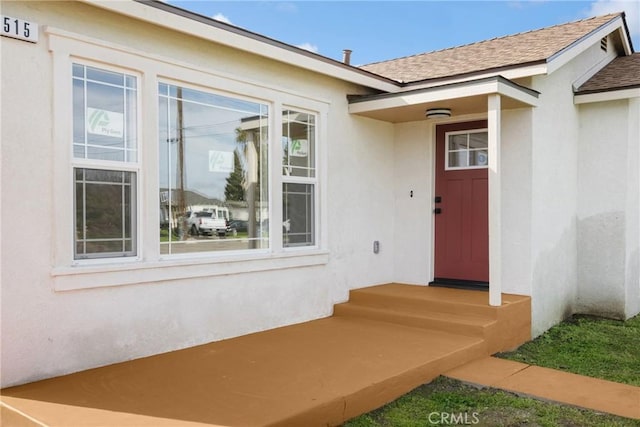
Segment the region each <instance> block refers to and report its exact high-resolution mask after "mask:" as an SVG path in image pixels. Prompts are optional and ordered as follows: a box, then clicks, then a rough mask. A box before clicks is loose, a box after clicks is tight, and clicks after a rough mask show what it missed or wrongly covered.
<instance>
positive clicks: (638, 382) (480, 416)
mask: <svg viewBox="0 0 640 427" xmlns="http://www.w3.org/2000/svg"><path fill="white" fill-rule="evenodd" d="M498 356H499V357H503V358H508V359H511V360H516V361H520V362H524V363H528V364H532V365H538V366H545V367H549V368H553V369H561V370H564V371H567V372H573V373H577V374H581V375H588V376H592V377H597V378H603V379H607V380H610V381H616V382H621V383H626V384H631V385H635V386H640V316H636V317H635V318H633V319H630V320H628V321H626V322H622V321H615V320H607V319H600V318H595V317H589V316H574V317H572V318H570V319H569V320H567V321H565V322H563V323H561V324H560V325H557V326H555V327H553V328H551V329H550V330H549V331H547V332H545V333H544V334H543V335H541V336H539V337H538V338H536V339H535V340H533V341H531V342H529V343H527V344H524V345H523V346H521V347H520V348H518V349H517V350H516V351H514V352H510V353H503V354H499V355H498ZM443 417H444V419H443ZM452 421H455V422H452ZM465 423H466V425H477V426H491V427H493V426H523V425H527V426H549V427H552V426H553V427H555V426H576V427H577V426H584V427H590V426H593V427H600V426H635V427H640V421H638V420H631V419H627V418H622V417H617V416H614V415H608V414H601V413H597V412H595V411H589V410H584V409H578V408H574V407H570V406H566V405H561V404H556V403H551V402H543V401H539V400H536V399H530V398H524V397H519V396H516V395H515V394H512V393H509V392H506V391H500V390H496V389H491V388H483V389H477V388H475V387H472V386H469V385H465V384H463V383H462V382H460V381H457V380H453V379H450V378H445V377H439V378H436V379H435V380H434V381H432V382H431V383H429V384H425V385H423V386H420V387H418V388H417V389H415V390H413V391H411V392H409V393H407V394H406V395H404V396H402V397H400V398H399V399H397V400H396V401H394V402H391V403H389V404H388V405H386V406H383V407H382V408H379V409H377V410H375V411H372V412H370V413H368V414H364V415H362V416H360V417H357V418H355V419H353V420H351V421H349V422H347V423H346V424H344V425H345V427H419V426H433V425H456V424H457V425H465Z"/></svg>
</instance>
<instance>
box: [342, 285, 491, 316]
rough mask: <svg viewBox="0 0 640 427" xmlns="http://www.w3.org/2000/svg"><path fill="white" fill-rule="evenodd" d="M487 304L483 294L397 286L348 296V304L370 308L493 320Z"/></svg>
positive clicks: (358, 290) (375, 287)
mask: <svg viewBox="0 0 640 427" xmlns="http://www.w3.org/2000/svg"><path fill="white" fill-rule="evenodd" d="M488 301H489V295H488V293H487V292H483V291H471V290H461V289H450V288H436V287H428V286H414V285H402V284H396V283H392V284H388V285H380V286H372V287H369V288H363V289H354V290H352V291H351V292H350V293H349V302H353V303H357V304H360V305H367V306H370V307H379V308H387V309H397V310H411V311H419V312H424V311H436V312H441V313H452V314H472V315H480V316H490V317H493V318H496V317H497V315H496V311H495V309H494V307H491V306H489V304H488Z"/></svg>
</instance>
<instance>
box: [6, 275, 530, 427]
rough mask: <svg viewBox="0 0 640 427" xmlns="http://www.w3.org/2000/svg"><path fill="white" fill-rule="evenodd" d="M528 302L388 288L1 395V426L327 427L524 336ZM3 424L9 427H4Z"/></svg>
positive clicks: (478, 294)
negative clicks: (329, 311)
mask: <svg viewBox="0 0 640 427" xmlns="http://www.w3.org/2000/svg"><path fill="white" fill-rule="evenodd" d="M530 313H531V309H530V298H529V297H523V296H517V295H503V304H502V306H501V307H490V306H489V305H488V295H487V293H486V292H480V291H467V290H455V289H447V288H435V287H422V286H410V285H400V284H388V285H381V286H374V287H370V288H363V289H358V290H353V291H351V293H350V300H349V302H347V303H344V304H338V305H336V306H335V313H334V315H333V316H332V317H329V318H325V319H320V320H315V321H311V322H307V323H303V324H298V325H292V326H287V327H283V328H278V329H273V330H269V331H265V332H260V333H255V334H251V335H246V336H242V337H238V338H233V339H228V340H224V341H219V342H215V343H210V344H205V345H201V346H197V347H192V348H187V349H184V350H179V351H174V352H170V353H165V354H160V355H156V356H151V357H146V358H143V359H137V360H132V361H128V362H123V363H118V364H114V365H109V366H105V367H101V368H96V369H91V370H88V371H83V372H78V373H75V374H71V375H66V376H62V377H58V378H53V379H49V380H43V381H38V382H35V383H30V384H25V385H22V386H18V387H12V388H8V389H4V390H2V403H3V407H2V420H3V422H4V425H29V426H33V425H65V426H70V425H74V426H76V425H82V426H98V425H100V426H105V425H109V426H112V425H114V426H115V425H117V426H146V425H148V426H177V425H179V426H196V425H208V426H211V425H222V426H266V425H269V426H314V425H318V426H320V425H322V426H326V425H339V424H341V423H342V422H343V421H345V420H347V419H349V418H352V417H354V416H356V415H359V414H361V413H364V412H367V411H369V410H371V409H374V408H376V407H379V406H381V405H382V404H384V403H387V402H389V401H391V400H393V399H395V398H397V397H399V396H401V395H402V394H404V393H406V392H408V391H409V390H411V389H413V388H415V387H417V386H418V385H420V384H423V383H426V382H429V381H430V380H432V379H433V378H435V377H436V376H438V375H440V374H442V373H443V372H446V371H448V370H451V369H453V368H455V367H457V366H460V365H462V364H465V363H467V362H469V361H471V360H475V359H479V358H481V357H485V356H487V355H489V354H492V353H495V352H497V351H502V350H506V349H510V348H514V347H516V346H518V345H519V344H521V343H523V342H525V341H527V340H529V338H530V319H531V315H530ZM9 423H11V424H9Z"/></svg>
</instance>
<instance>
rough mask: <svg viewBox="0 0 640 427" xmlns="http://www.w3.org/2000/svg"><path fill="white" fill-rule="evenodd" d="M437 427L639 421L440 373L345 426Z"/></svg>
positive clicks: (630, 423) (595, 426) (583, 426)
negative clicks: (535, 397) (481, 384)
mask: <svg viewBox="0 0 640 427" xmlns="http://www.w3.org/2000/svg"><path fill="white" fill-rule="evenodd" d="M435 425H475V426H487V427H499V426H541V427H546V426H549V427H551V426H554V427H555V426H566V427H572V426H576V427H578V426H580V427H591V426H593V427H601V426H612V427H614V426H625V427H626V426H633V427H639V426H640V421H635V420H630V419H626V418H622V417H616V416H613V415H608V414H601V413H598V412H594V411H588V410H584V409H578V408H574V407H569V406H565V405H559V404H555V403H550V402H542V401H539V400H535V399H530V398H524V397H519V396H516V395H514V394H512V393H509V392H505V391H501V390H496V389H491V388H484V389H477V388H475V387H472V386H469V385H466V384H464V383H462V382H460V381H457V380H453V379H450V378H445V377H438V378H436V379H435V380H433V381H432V382H431V383H429V384H425V385H422V386H420V387H418V388H416V389H415V390H413V391H411V392H410V393H408V394H406V395H404V396H402V397H400V398H399V399H398V400H396V401H394V402H391V403H389V404H388V405H386V406H383V407H382V408H379V409H377V410H375V411H372V412H370V413H368V414H364V415H361V416H360V417H357V418H354V419H353V420H350V421H349V422H347V423H346V424H344V426H345V427H421V426H435Z"/></svg>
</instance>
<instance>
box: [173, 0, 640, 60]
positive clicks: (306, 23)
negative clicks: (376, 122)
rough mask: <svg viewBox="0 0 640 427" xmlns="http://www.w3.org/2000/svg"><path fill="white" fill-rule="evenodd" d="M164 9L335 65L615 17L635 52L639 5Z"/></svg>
mask: <svg viewBox="0 0 640 427" xmlns="http://www.w3.org/2000/svg"><path fill="white" fill-rule="evenodd" d="M165 1H166V2H167V3H169V4H172V5H175V6H178V7H181V8H183V9H187V10H191V11H193V12H196V13H199V14H201V15H204V16H207V17H210V18H214V19H218V20H220V21H223V22H227V23H230V24H232V25H235V26H238V27H241V28H244V29H246V30H249V31H252V32H255V33H258V34H261V35H264V36H267V37H271V38H274V39H276V40H279V41H282V42H285V43H288V44H291V45H293V46H298V47H301V48H304V49H307V50H310V51H312V52H315V53H319V54H320V55H324V56H327V57H329V58H333V59H336V60H341V59H342V51H343V49H350V50H352V51H353V53H352V55H351V63H352V64H353V65H362V64H368V63H372V62H378V61H384V60H387V59H393V58H399V57H403V56H409V55H414V54H418V53H423V52H430V51H434V50H440V49H446V48H449V47H454V46H460V45H464V44H468V43H474V42H477V41H482V40H487V39H491V38H494V37H501V36H505V35H509V34H516V33H519V32H524V31H530V30H535V29H538V28H543V27H548V26H552V25H556V24H562V23H566V22H571V21H576V20H579V19H584V18H588V17H592V16H598V15H604V14H607V13H612V12H620V11H625V12H626V15H627V16H626V19H627V24H628V25H629V30H630V33H631V36H632V40H633V47H634V51H637V50H638V49H640V1H638V0H635V1H612V0H596V1H556V0H529V1H506V0H504V1H335V0H334V1H304V0H298V1H243V0H236V1H218V0H198V1H179V0H165Z"/></svg>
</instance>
